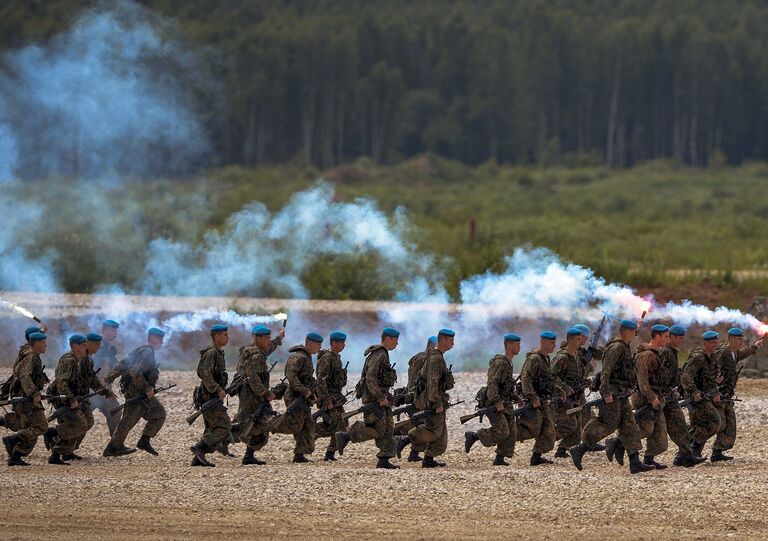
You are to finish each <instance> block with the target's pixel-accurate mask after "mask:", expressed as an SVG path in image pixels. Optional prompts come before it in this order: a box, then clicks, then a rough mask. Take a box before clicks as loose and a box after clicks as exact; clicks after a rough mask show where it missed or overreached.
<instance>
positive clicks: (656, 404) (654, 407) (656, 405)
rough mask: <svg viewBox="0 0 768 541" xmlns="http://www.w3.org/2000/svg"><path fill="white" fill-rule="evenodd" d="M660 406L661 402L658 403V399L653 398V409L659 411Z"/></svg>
mask: <svg viewBox="0 0 768 541" xmlns="http://www.w3.org/2000/svg"><path fill="white" fill-rule="evenodd" d="M660 405H661V402H659V399H658V397H654V398H653V400H651V406H653V409H655V410H657V409H659V406H660Z"/></svg>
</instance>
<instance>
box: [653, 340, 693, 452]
mask: <svg viewBox="0 0 768 541" xmlns="http://www.w3.org/2000/svg"><path fill="white" fill-rule="evenodd" d="M659 358H660V362H661V366H662V370H663V371H664V374H665V381H664V383H663V385H662V388H663V390H664V392H665V393H666V394H671V395H672V399H671V400H668V401H666V403H665V404H664V420H665V421H666V422H667V434H668V435H669V438H670V439H671V440H672V441H673V442H674V444H675V445H677V448H678V452H679V454H680V455H681V456H688V455H690V454H691V434H690V431H689V428H688V423H687V422H686V420H685V414H684V413H683V408H681V407H680V404H679V403H678V400H679V398H680V396H679V394H678V392H677V389H679V388H680V385H681V383H680V364H679V362H678V360H677V349H676V348H674V347H672V346H670V345H666V346H665V347H663V348H662V349H661V351H660V352H659ZM686 377H687V376H686Z"/></svg>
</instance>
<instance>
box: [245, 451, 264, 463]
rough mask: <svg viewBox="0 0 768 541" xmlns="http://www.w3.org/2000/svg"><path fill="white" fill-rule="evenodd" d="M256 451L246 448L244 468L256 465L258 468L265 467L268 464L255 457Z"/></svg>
mask: <svg viewBox="0 0 768 541" xmlns="http://www.w3.org/2000/svg"><path fill="white" fill-rule="evenodd" d="M253 453H254V450H253V449H251V448H246V450H245V454H244V455H243V461H242V464H243V466H250V465H252V464H253V465H256V466H263V465H264V464H266V462H264V461H263V460H259V459H258V458H256V457H255V456H253Z"/></svg>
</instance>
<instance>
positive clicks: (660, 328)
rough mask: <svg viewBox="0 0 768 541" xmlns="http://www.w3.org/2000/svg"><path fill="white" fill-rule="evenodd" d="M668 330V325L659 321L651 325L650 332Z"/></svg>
mask: <svg viewBox="0 0 768 541" xmlns="http://www.w3.org/2000/svg"><path fill="white" fill-rule="evenodd" d="M667 331H669V327H667V326H666V325H662V324H661V323H657V324H656V325H654V326H653V327H651V332H667Z"/></svg>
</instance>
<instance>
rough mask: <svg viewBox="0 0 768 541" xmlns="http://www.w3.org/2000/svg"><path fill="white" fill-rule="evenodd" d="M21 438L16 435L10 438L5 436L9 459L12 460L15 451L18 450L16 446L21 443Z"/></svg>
mask: <svg viewBox="0 0 768 541" xmlns="http://www.w3.org/2000/svg"><path fill="white" fill-rule="evenodd" d="M19 439H20V438H19V437H18V436H17V435H16V434H11V435H10V436H5V437H4V438H3V445H5V452H6V453H8V458H9V459H10V458H11V456H12V455H13V450H14V449H16V444H17V443H19Z"/></svg>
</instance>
